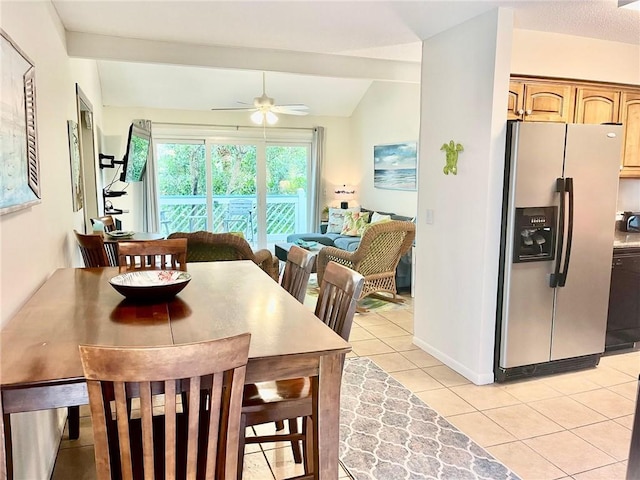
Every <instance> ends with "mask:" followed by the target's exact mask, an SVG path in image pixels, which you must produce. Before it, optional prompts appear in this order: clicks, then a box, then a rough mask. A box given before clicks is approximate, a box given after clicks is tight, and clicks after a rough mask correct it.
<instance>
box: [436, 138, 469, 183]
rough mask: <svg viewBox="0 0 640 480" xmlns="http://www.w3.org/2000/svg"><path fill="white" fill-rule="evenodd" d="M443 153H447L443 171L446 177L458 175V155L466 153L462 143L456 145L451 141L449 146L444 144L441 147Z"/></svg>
mask: <svg viewBox="0 0 640 480" xmlns="http://www.w3.org/2000/svg"><path fill="white" fill-rule="evenodd" d="M440 150H441V151H444V152H446V155H447V159H446V165H445V166H444V168H443V169H442V171H443V172H444V174H445V175H449V173H453V174H454V175H457V174H458V153H460V152H464V147H463V146H462V144H461V143H455V142H454V141H453V140H451V141H450V142H449V143H448V144H446V143H444V144H442V147H440Z"/></svg>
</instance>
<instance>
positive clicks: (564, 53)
mask: <svg viewBox="0 0 640 480" xmlns="http://www.w3.org/2000/svg"><path fill="white" fill-rule="evenodd" d="M511 73H512V74H521V75H536V76H549V77H556V78H572V79H578V80H593V81H601V82H613V83H625V84H630V85H640V44H636V45H632V44H629V43H618V42H607V41H604V40H596V39H593V38H585V37H573V36H570V35H562V34H559V33H549V32H534V31H531V30H515V31H514V33H513V55H512V57H511ZM618 210H619V211H624V210H632V211H640V179H620V185H619V191H618Z"/></svg>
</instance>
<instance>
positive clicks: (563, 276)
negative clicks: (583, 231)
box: [558, 177, 573, 287]
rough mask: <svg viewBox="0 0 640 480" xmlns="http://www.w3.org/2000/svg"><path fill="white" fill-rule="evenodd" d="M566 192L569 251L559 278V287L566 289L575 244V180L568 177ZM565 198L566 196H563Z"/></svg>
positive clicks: (565, 183)
mask: <svg viewBox="0 0 640 480" xmlns="http://www.w3.org/2000/svg"><path fill="white" fill-rule="evenodd" d="M564 191H565V192H566V193H568V194H569V219H568V222H567V249H566V250H565V252H564V268H563V269H562V273H561V274H560V276H559V277H558V286H559V287H564V286H565V284H566V283H567V275H568V274H569V259H570V257H571V245H572V243H573V178H571V177H567V178H566V179H565V181H564ZM563 196H564V194H563Z"/></svg>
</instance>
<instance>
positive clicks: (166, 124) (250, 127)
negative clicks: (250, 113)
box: [151, 120, 317, 131]
mask: <svg viewBox="0 0 640 480" xmlns="http://www.w3.org/2000/svg"><path fill="white" fill-rule="evenodd" d="M151 123H152V124H153V125H159V126H163V127H204V128H212V127H213V128H232V129H236V130H240V129H248V130H260V131H262V130H263V128H264V127H261V126H253V125H223V124H212V123H181V122H154V121H153V120H151ZM316 128H317V127H267V130H278V129H279V130H315V129H316Z"/></svg>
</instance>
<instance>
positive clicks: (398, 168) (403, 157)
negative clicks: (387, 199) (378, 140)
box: [373, 142, 418, 190]
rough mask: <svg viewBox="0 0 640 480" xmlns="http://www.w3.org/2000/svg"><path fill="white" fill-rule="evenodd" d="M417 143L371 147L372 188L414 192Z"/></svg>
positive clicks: (415, 186)
mask: <svg viewBox="0 0 640 480" xmlns="http://www.w3.org/2000/svg"><path fill="white" fill-rule="evenodd" d="M417 167H418V144H417V142H405V143H392V144H387V145H375V146H374V147H373V172H374V174H373V186H374V187H375V188H385V189H389V190H416V189H417Z"/></svg>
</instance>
